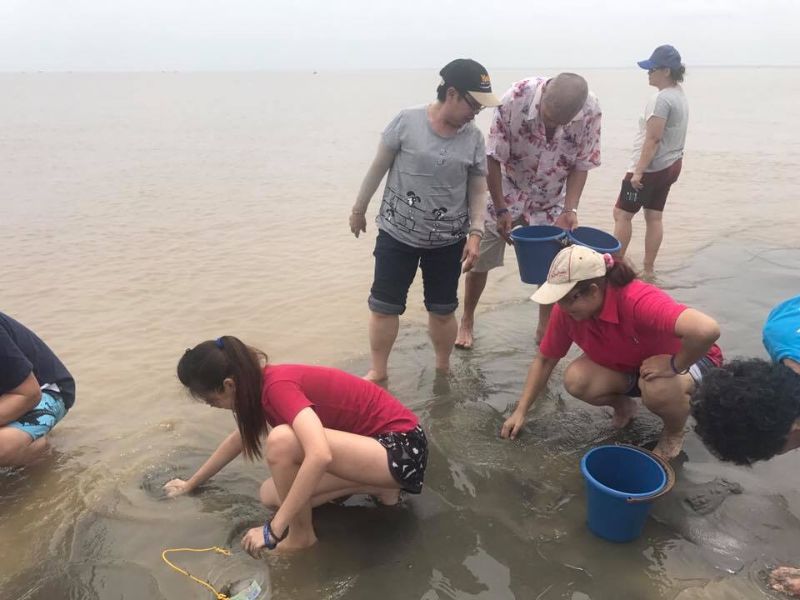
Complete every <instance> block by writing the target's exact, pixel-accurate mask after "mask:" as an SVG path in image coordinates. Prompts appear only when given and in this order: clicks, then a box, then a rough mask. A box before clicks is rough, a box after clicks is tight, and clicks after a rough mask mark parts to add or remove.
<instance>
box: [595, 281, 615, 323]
mask: <svg viewBox="0 0 800 600" xmlns="http://www.w3.org/2000/svg"><path fill="white" fill-rule="evenodd" d="M597 318H598V319H600V320H601V321H605V322H606V323H614V324H615V325H618V324H619V289H618V288H616V287H614V286H613V285H611V284H610V283H608V281H606V294H605V298H604V299H603V308H602V309H601V310H600V314H599V315H597Z"/></svg>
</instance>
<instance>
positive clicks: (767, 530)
mask: <svg viewBox="0 0 800 600" xmlns="http://www.w3.org/2000/svg"><path fill="white" fill-rule="evenodd" d="M758 256H761V257H767V256H768V257H769V258H770V260H769V262H759V261H760V259H759V258H758ZM754 257H755V258H754ZM779 259H780V260H779ZM798 259H800V255H798V253H797V251H790V250H784V251H775V252H769V253H762V254H760V255H756V254H753V253H751V252H747V251H745V250H742V249H740V248H736V247H730V246H720V247H711V248H709V249H707V250H705V251H704V252H703V253H701V254H700V255H699V256H698V257H697V259H696V260H694V261H693V263H692V265H691V266H689V267H687V268H685V269H681V270H679V271H677V272H674V273H667V274H664V275H663V276H662V278H663V281H662V284H663V285H665V287H667V288H670V285H671V284H672V283H673V282H680V283H681V286H680V287H677V286H676V287H673V288H671V289H672V293H673V294H674V295H675V296H676V297H677V298H679V299H680V300H682V301H685V302H687V303H691V304H694V305H696V306H698V307H701V308H702V309H703V310H706V311H708V312H709V313H710V314H713V315H715V316H716V317H717V318H719V320H720V322H721V324H722V326H723V330H724V331H726V332H730V331H733V334H731V333H726V334H725V337H724V338H723V340H722V343H723V347H724V348H725V349H726V350H727V351H728V355H729V356H732V355H736V354H743V353H747V354H755V353H758V352H759V349H758V347H757V343H758V340H757V336H754V334H753V333H752V332H755V331H757V330H758V327H759V323H760V321H761V319H763V315H765V314H766V311H767V308H768V307H769V306H770V305H771V304H772V303H773V301H775V300H776V299H779V298H781V297H783V296H786V295H788V294H789V293H790V292H792V291H793V290H792V289H790V288H791V287H792V281H793V280H792V278H791V277H789V276H788V275H789V271H787V270H786V267H785V265H786V264H789V265H792V264H797V262H798ZM743 261H752V263H753V264H752V265H751V267H750V268H749V269H748V271H747V273H746V274H745V275H742V278H741V279H737V278H731V277H721V276H716V275H715V274H716V273H721V272H728V273H731V272H736V269H737V265H738V264H740V263H742V262H743ZM745 277H746V279H744V278H745ZM684 283H685V284H686V285H687V287H683V284H684ZM782 285H783V287H781V286H782ZM742 289H759V290H764V291H765V292H764V293H762V294H758V295H756V294H753V295H746V294H742V293H741V290H742ZM767 290H768V291H767ZM534 309H535V307H534V306H533V305H532V304H529V303H518V304H511V305H508V306H506V307H504V308H502V309H501V310H496V311H493V312H490V313H488V314H486V315H485V316H484V318H483V319H482V326H481V332H480V333H479V339H478V341H479V342H480V343H479V344H478V345H477V346H476V349H475V350H473V351H472V352H471V353H465V354H459V355H458V356H457V358H456V361H455V364H454V368H453V372H452V373H451V374H450V375H449V376H441V375H437V374H436V373H435V371H434V370H433V369H429V368H428V365H430V364H431V360H430V358H431V357H430V356H428V355H427V354H426V353H429V352H430V351H429V350H427V349H426V348H427V346H425V345H423V344H422V342H421V340H423V339H424V335H425V334H424V332H423V331H422V330H420V331H418V332H416V339H415V337H414V335H411V336H407V337H406V338H405V340H403V341H402V342H401V343H399V344H398V346H397V349H396V351H395V353H394V354H393V360H394V361H395V364H394V367H393V371H394V372H395V373H413V374H415V375H414V376H411V377H407V378H403V377H395V378H393V379H392V380H391V381H390V382H389V388H390V390H391V391H392V393H394V394H396V395H397V396H398V397H400V398H401V399H403V400H404V401H405V402H406V403H407V404H408V405H409V406H410V407H411V408H412V409H414V410H415V411H416V412H417V413H418V414H420V415H421V418H422V421H423V423H424V425H425V427H426V429H427V431H428V432H429V438H430V442H431V448H430V452H431V455H430V461H429V465H430V466H429V472H428V476H427V481H426V488H425V492H424V493H423V495H422V496H420V497H410V498H408V499H407V500H406V501H405V502H404V503H402V504H401V505H400V506H397V507H380V506H377V507H376V506H375V505H374V504H373V503H372V502H370V501H369V500H368V499H366V498H364V497H360V498H359V497H353V498H351V499H349V500H347V501H345V502H344V503H342V504H338V505H328V506H324V507H321V508H320V509H318V510H317V514H316V516H315V524H316V525H317V528H318V535H319V538H320V543H319V544H318V545H317V546H316V547H314V548H312V549H310V550H309V551H307V552H303V553H299V554H296V555H292V556H290V557H284V556H268V557H266V558H265V559H263V560H262V561H254V560H252V559H250V558H249V557H248V556H247V555H245V554H244V553H242V552H241V551H238V550H237V551H236V552H234V555H233V557H231V559H230V562H229V563H226V564H225V565H220V564H218V562H215V560H214V559H213V558H203V559H198V560H197V561H195V562H193V563H192V565H193V569H195V570H196V572H203V573H206V574H209V577H213V578H215V579H216V580H218V581H219V582H225V581H227V582H231V581H235V580H239V579H245V578H247V577H253V576H256V575H259V574H260V575H259V576H261V577H262V579H263V580H264V581H266V582H268V584H269V586H270V588H271V592H270V593H271V596H270V597H272V598H275V599H276V600H280V599H289V598H291V599H297V598H325V599H336V598H375V597H385V598H395V597H397V598H400V597H402V598H423V599H425V600H436V599H448V598H451V599H487V600H488V599H497V598H500V599H505V598H509V599H510V598H526V599H528V598H533V599H536V598H541V599H545V598H573V599H580V598H592V599H604V598H608V599H612V598H620V597H622V596H621V591H620V590H621V586H623V587H624V597H629V598H661V597H663V598H679V599H681V600H694V599H700V598H709V599H711V598H720V597H736V598H738V597H741V598H745V597H746V598H752V597H757V595H758V594H760V593H761V592H760V590H763V589H764V586H765V582H764V578H763V574H764V573H765V572H766V569H767V567H769V566H772V565H775V564H779V563H781V562H785V561H790V560H792V559H796V547H797V546H796V539H797V536H798V534H800V520H798V517H797V516H796V514H794V513H793V510H792V507H791V506H790V505H789V504H787V501H786V500H785V497H786V496H787V495H788V494H790V493H791V489H792V488H791V486H792V485H793V484H792V482H791V480H787V479H785V478H783V477H776V476H775V474H774V472H772V471H761V470H759V469H751V470H743V469H739V468H735V467H731V466H728V465H720V464H719V463H717V462H716V460H715V459H713V458H712V457H711V456H710V455H709V454H708V453H707V452H706V451H705V450H704V449H703V447H702V445H701V444H700V443H699V442H698V440H697V439H696V438H695V437H694V436H693V435H692V434H690V435H689V438H688V440H687V444H686V448H685V453H684V454H683V455H682V457H681V458H680V459H679V460H678V461H677V462H676V468H677V473H678V483H677V485H676V487H675V489H674V491H673V492H672V493H671V494H669V495H667V496H666V497H664V498H662V499H660V500H658V501H657V502H656V503H655V505H654V508H653V511H652V517H653V518H652V519H650V520H649V521H648V523H647V524H646V526H645V531H644V534H643V536H642V537H641V538H640V539H638V540H636V541H635V542H632V543H629V544H622V545H615V544H610V543H607V542H604V541H602V540H600V539H598V538H595V537H594V536H593V535H592V534H591V533H590V532H589V531H588V530H587V528H586V526H585V523H584V521H585V503H584V502H585V501H584V491H583V481H582V479H581V477H580V473H579V470H578V461H579V460H580V457H581V456H582V454H583V453H584V452H585V451H586V450H587V449H588V448H591V447H593V446H595V445H597V444H601V443H606V442H609V441H625V442H632V443H639V444H642V443H646V442H648V441H651V440H653V439H654V438H655V437H657V435H658V428H659V426H660V425H659V420H658V419H657V418H655V417H653V416H652V415H650V414H649V413H647V411H646V410H641V411H640V413H639V416H638V417H637V418H636V420H635V421H634V423H633V424H632V425H630V426H629V427H628V428H626V429H624V430H622V431H620V432H617V431H615V430H614V429H613V428H612V427H611V419H610V415H609V414H608V413H607V412H605V411H604V410H603V409H597V408H593V407H590V406H588V405H586V404H583V403H581V402H579V401H577V400H575V399H573V398H571V397H570V396H569V395H567V394H566V393H565V392H564V390H563V388H562V387H561V385H560V383H559V381H560V377H558V376H556V377H554V378H553V380H552V383H551V385H550V388H549V389H548V391H547V393H546V398H543V399H542V401H541V402H539V403H537V404H536V408H535V410H534V411H533V414H532V418H531V419H530V421H529V422H528V424H527V425H526V429H525V431H524V434H523V435H522V436H520V438H519V439H518V440H516V441H514V442H508V441H503V440H500V439H499V437H498V431H499V428H500V426H501V424H502V422H503V418H504V415H505V414H507V412H508V411H509V410H510V409H511V408H512V407H513V405H514V402H515V401H516V394H517V393H518V392H519V389H520V387H521V384H522V378H523V377H524V373H525V370H526V369H527V366H528V364H529V362H530V359H531V357H532V354H533V352H534V347H533V343H532V332H533V329H534V327H535V323H533V322H532V319H533V315H534V314H535V310H534ZM738 329H741V330H742V331H748V332H749V333H748V336H746V337H745V336H742V337H738V336H737V334H736V332H737V330H738ZM754 337H755V338H756V339H753V338H754ZM364 364H365V362H364V360H356V361H351V362H349V363H347V364H345V365H341V366H343V367H344V368H345V369H347V370H350V371H352V372H356V373H358V372H361V371H363V368H364ZM229 425H230V424H229V423H227V422H226V423H225V427H229ZM181 427H182V426H181V425H176V426H175V429H176V430H177V431H178V432H179V430H180V429H181ZM168 434H169V435H173V434H174V432H168ZM182 444H183V445H181V446H177V447H175V448H174V449H173V450H172V452H171V453H170V455H169V456H167V457H165V458H164V460H163V462H162V463H160V464H144V463H143V464H141V465H139V467H137V469H135V470H136V473H137V474H136V475H135V476H134V475H133V474H131V476H130V479H129V480H125V479H117V480H115V481H114V482H113V484H112V485H111V486H110V489H109V486H96V487H97V490H96V491H90V492H86V494H85V496H84V497H82V498H80V499H79V500H78V501H81V502H85V503H86V504H87V508H86V509H85V510H84V511H82V514H81V516H80V517H79V518H78V520H77V522H76V523H75V525H74V527H68V528H58V527H54V528H53V530H52V537H51V539H49V540H46V541H43V542H42V544H41V545H42V551H43V552H48V553H50V554H51V555H53V556H55V557H56V558H55V559H54V560H53V564H52V565H51V566H50V567H48V568H47V569H43V568H41V567H36V568H32V569H25V570H21V571H18V572H15V573H14V575H13V576H12V577H11V578H10V579H6V580H3V581H2V583H3V589H4V591H5V590H10V592H9V593H8V595H9V597H19V598H30V599H32V600H33V599H37V600H38V599H42V600H44V599H48V600H49V599H54V598H77V597H80V598H90V599H95V598H96V599H98V600H105V599H110V598H117V597H120V592H121V591H122V590H124V591H125V594H126V595H125V597H137V598H138V597H142V598H145V597H146V598H148V599H157V598H176V597H189V596H188V595H189V594H195V596H191V597H201V595H200V592H199V591H198V590H195V589H193V587H192V585H193V584H191V583H190V582H188V581H187V580H185V578H182V577H179V576H177V575H176V574H175V573H174V572H171V571H169V570H168V569H166V568H164V566H163V564H161V563H160V558H159V556H160V552H161V550H162V549H163V548H165V547H174V546H193V547H205V546H213V545H224V544H227V545H230V546H231V547H233V548H237V546H238V538H239V536H240V535H241V533H242V532H243V531H244V530H245V529H246V528H247V527H249V526H252V525H253V524H256V523H259V522H261V521H262V520H263V519H264V517H265V516H266V515H267V514H268V513H267V511H266V510H265V509H264V508H263V507H261V506H260V505H259V504H258V502H257V500H256V497H257V496H256V490H257V486H258V483H259V482H260V480H261V478H262V477H263V473H264V471H263V467H261V466H260V465H252V466H243V463H241V462H239V461H237V462H236V463H234V464H233V465H231V466H230V467H229V468H228V469H227V470H225V471H223V472H222V473H220V475H219V476H218V477H217V478H215V479H214V480H212V481H211V482H209V483H208V484H207V485H205V486H203V488H202V489H200V490H199V491H198V492H197V493H195V494H192V495H191V496H189V497H186V498H180V499H177V500H175V501H165V500H164V499H163V496H162V493H161V490H160V485H162V484H163V482H164V481H167V480H168V479H169V478H171V477H173V476H175V475H176V474H186V473H189V472H190V471H192V469H194V468H196V466H197V465H198V464H200V462H202V460H203V459H204V458H205V456H206V455H207V452H208V446H209V445H210V444H211V440H203V441H202V443H194V444H193V443H189V442H188V440H187V439H186V438H184V439H183V440H182ZM59 469H61V470H59ZM69 469H70V467H64V466H62V467H55V469H54V470H55V471H56V472H59V473H61V476H60V477H59V478H57V479H56V480H51V481H49V483H48V485H51V486H53V488H54V489H57V490H59V492H58V493H60V494H62V495H61V496H60V497H58V501H65V498H66V497H65V496H64V495H63V494H65V493H66V492H64V491H63V490H64V489H69V486H66V485H65V480H66V479H68V478H69V477H70V471H69ZM131 473H133V471H132V472H131ZM0 477H3V478H4V479H3V487H4V491H5V493H4V494H3V496H2V503H3V504H2V508H3V509H4V510H11V511H12V512H14V513H16V514H17V515H19V512H20V511H19V509H20V506H21V505H22V504H24V502H25V496H26V495H27V494H29V493H31V491H32V487H31V486H36V485H38V483H37V475H36V472H35V471H31V472H30V473H25V474H24V475H23V476H22V477H16V476H13V475H9V474H3V475H0ZM795 485H796V484H795ZM17 518H18V517H17ZM3 525H4V524H3V523H2V522H0V527H2V526H3ZM48 548H49V550H47V549H48ZM131 557H135V558H131ZM228 565H230V566H228Z"/></svg>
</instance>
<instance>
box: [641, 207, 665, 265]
mask: <svg viewBox="0 0 800 600" xmlns="http://www.w3.org/2000/svg"><path fill="white" fill-rule="evenodd" d="M662 215H663V213H662V212H661V211H660V210H650V209H649V208H645V209H644V221H645V225H646V230H645V234H644V272H645V275H648V276H650V277H652V276H653V271H654V267H655V263H656V256H657V255H658V249H659V248H660V247H661V240H662V239H663V238H664V224H663V221H662Z"/></svg>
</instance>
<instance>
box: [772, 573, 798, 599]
mask: <svg viewBox="0 0 800 600" xmlns="http://www.w3.org/2000/svg"><path fill="white" fill-rule="evenodd" d="M769 587H771V588H772V589H773V590H775V591H776V592H783V593H784V594H788V595H789V596H793V597H794V598H800V569H795V568H793V567H778V568H777V569H773V571H772V573H770V574H769Z"/></svg>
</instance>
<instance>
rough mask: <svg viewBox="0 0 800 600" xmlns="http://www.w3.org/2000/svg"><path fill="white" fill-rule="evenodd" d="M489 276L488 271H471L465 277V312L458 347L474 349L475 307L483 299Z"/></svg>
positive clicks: (457, 339) (457, 338)
mask: <svg viewBox="0 0 800 600" xmlns="http://www.w3.org/2000/svg"><path fill="white" fill-rule="evenodd" d="M488 278H489V272H488V271H486V272H484V273H476V272H475V271H470V272H469V273H467V276H466V277H465V278H464V314H462V315H461V325H460V327H459V328H458V336H457V337H456V348H463V349H464V350H471V349H472V344H473V343H474V339H473V333H474V332H473V329H474V327H475V309H476V308H477V306H478V302H479V301H480V299H481V294H483V290H484V289H485V288H486V280H487V279H488Z"/></svg>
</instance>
